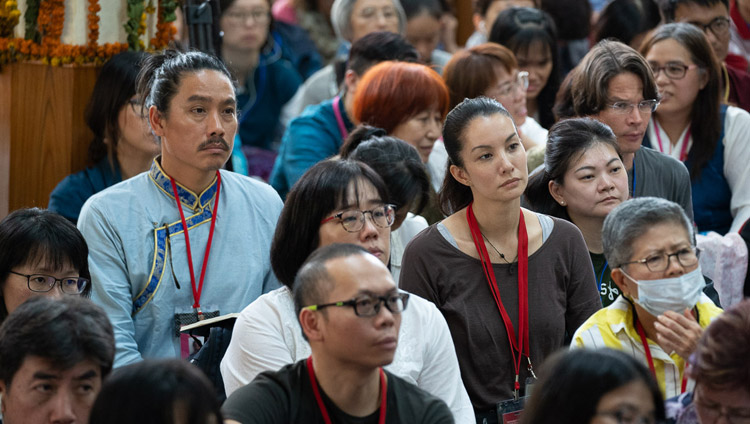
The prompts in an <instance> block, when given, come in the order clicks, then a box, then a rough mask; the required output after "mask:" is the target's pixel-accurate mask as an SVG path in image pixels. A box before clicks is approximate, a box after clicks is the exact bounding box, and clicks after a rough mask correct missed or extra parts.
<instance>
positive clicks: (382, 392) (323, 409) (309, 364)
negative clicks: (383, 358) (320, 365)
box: [306, 355, 388, 424]
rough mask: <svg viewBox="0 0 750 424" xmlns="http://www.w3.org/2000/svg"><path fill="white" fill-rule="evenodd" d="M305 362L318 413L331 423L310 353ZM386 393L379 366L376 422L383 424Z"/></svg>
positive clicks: (382, 374) (386, 389) (382, 373)
mask: <svg viewBox="0 0 750 424" xmlns="http://www.w3.org/2000/svg"><path fill="white" fill-rule="evenodd" d="M306 363H307V374H308V375H309V376H310V384H311V385H312V389H313V394H314V395H315V401H316V402H317V403H318V408H320V414H321V415H323V421H325V423H326V424H331V417H330V416H329V415H328V410H327V409H326V406H325V404H324V403H323V398H322V397H321V396H320V389H318V379H317V378H315V369H313V360H312V355H311V356H309V357H308V358H307V362H306ZM387 395H388V383H387V382H386V381H385V373H384V372H383V368H380V417H379V418H378V424H385V408H386V406H387V403H388V402H387Z"/></svg>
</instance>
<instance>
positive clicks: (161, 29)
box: [149, 0, 177, 50]
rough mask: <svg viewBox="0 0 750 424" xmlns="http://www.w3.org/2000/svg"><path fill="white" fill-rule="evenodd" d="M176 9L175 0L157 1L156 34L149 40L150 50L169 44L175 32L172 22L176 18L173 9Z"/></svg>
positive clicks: (159, 48)
mask: <svg viewBox="0 0 750 424" xmlns="http://www.w3.org/2000/svg"><path fill="white" fill-rule="evenodd" d="M176 9H177V1H176V0H162V1H160V2H159V10H158V12H157V17H158V18H157V19H158V20H157V22H156V35H155V36H154V38H152V39H151V40H150V42H149V44H150V47H151V49H152V50H161V49H163V48H165V47H167V46H168V45H169V42H170V41H172V40H173V39H174V36H175V34H177V28H175V26H174V24H173V22H174V21H175V20H176V19H177V16H176V15H175V10H176Z"/></svg>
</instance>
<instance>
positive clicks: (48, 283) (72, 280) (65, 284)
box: [9, 271, 89, 294]
mask: <svg viewBox="0 0 750 424" xmlns="http://www.w3.org/2000/svg"><path fill="white" fill-rule="evenodd" d="M9 272H10V273H11V274H16V275H19V276H21V277H26V284H27V285H28V287H29V290H31V291H33V292H37V293H46V292H48V291H50V290H52V288H53V287H55V284H57V283H60V290H62V292H63V293H65V294H81V293H83V290H84V289H85V288H86V285H88V283H89V280H88V279H87V278H83V277H65V278H55V277H53V276H51V275H44V274H21V273H19V272H15V271H9Z"/></svg>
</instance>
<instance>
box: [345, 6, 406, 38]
mask: <svg viewBox="0 0 750 424" xmlns="http://www.w3.org/2000/svg"><path fill="white" fill-rule="evenodd" d="M357 1H358V0H334V2H333V6H331V24H332V25H333V31H334V32H335V33H336V37H338V39H339V40H343V41H346V42H348V43H351V42H353V41H354V40H352V12H353V11H354V4H355V3H357ZM391 1H392V2H393V7H395V8H396V13H398V33H399V34H401V35H404V32H405V31H406V12H404V8H403V7H401V2H400V1H399V0H391Z"/></svg>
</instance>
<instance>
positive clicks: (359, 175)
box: [271, 159, 388, 289]
mask: <svg viewBox="0 0 750 424" xmlns="http://www.w3.org/2000/svg"><path fill="white" fill-rule="evenodd" d="M363 183H365V184H372V185H373V187H375V190H376V191H377V193H378V195H379V196H380V199H381V200H382V201H383V202H385V201H386V200H387V199H388V190H387V188H386V186H385V183H383V179H382V178H380V175H378V174H377V173H376V172H375V171H373V170H372V168H370V167H369V166H367V165H365V164H364V163H362V162H358V161H353V160H338V159H329V160H325V161H322V162H318V163H317V164H315V165H313V167H312V168H310V169H309V170H308V171H307V172H305V173H304V174H303V175H302V177H301V178H300V179H299V180H298V181H297V182H296V183H295V184H294V186H292V188H291V190H290V191H289V194H288V195H287V197H286V202H284V208H283V209H282V210H281V216H279V221H278V223H277V224H276V232H275V233H274V236H273V242H272V243H271V267H272V268H273V272H274V274H276V277H277V278H278V279H279V281H280V282H281V284H284V285H285V286H287V287H289V288H290V289H291V288H292V287H294V278H295V276H296V275H297V271H299V269H300V267H301V266H302V263H303V262H305V259H307V257H308V256H310V253H312V252H313V251H314V250H315V249H317V248H318V245H319V244H320V237H319V230H320V222H321V221H322V220H323V219H325V218H326V217H327V216H328V215H329V214H330V213H331V212H334V211H336V210H337V209H338V208H341V207H342V206H343V204H344V203H345V202H346V201H347V192H348V190H349V187H350V186H351V185H352V184H354V190H355V193H358V190H359V188H360V186H361V184H363Z"/></svg>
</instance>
